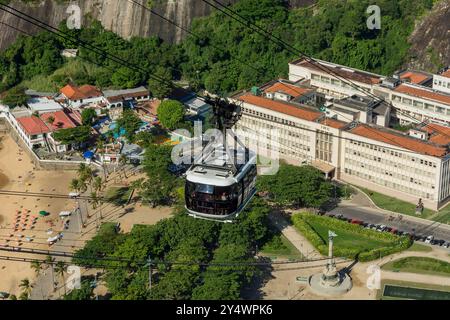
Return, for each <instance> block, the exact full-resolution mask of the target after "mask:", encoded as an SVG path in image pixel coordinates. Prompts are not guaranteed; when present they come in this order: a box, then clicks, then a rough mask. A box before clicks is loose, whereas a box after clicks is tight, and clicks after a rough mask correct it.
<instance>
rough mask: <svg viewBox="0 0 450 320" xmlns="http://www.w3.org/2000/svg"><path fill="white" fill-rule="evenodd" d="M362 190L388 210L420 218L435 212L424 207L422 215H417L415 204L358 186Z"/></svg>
mask: <svg viewBox="0 0 450 320" xmlns="http://www.w3.org/2000/svg"><path fill="white" fill-rule="evenodd" d="M359 189H361V190H362V191H364V192H365V193H366V194H367V195H368V196H369V197H370V198H371V199H372V200H373V202H375V204H376V205H377V206H378V207H380V208H382V209H385V210H389V211H393V212H398V213H401V214H406V215H409V216H415V217H420V218H424V219H427V218H429V217H431V216H432V215H434V214H436V211H433V210H430V209H425V210H424V211H423V213H422V215H420V216H418V215H416V213H415V211H416V205H415V204H412V203H409V202H406V201H402V200H399V199H396V198H393V197H389V196H386V195H384V194H381V193H378V192H375V191H372V190H369V189H365V188H359Z"/></svg>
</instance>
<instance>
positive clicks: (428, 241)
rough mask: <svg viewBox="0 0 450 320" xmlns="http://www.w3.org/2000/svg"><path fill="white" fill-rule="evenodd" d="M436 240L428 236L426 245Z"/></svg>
mask: <svg viewBox="0 0 450 320" xmlns="http://www.w3.org/2000/svg"><path fill="white" fill-rule="evenodd" d="M433 240H434V237H433V236H428V237H427V238H426V239H425V243H431V241H433Z"/></svg>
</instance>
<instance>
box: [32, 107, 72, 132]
mask: <svg viewBox="0 0 450 320" xmlns="http://www.w3.org/2000/svg"><path fill="white" fill-rule="evenodd" d="M40 117H41V120H42V121H44V122H45V124H46V125H47V127H49V129H50V130H51V131H52V132H53V131H57V130H61V129H70V128H75V127H76V124H75V123H74V122H73V121H72V120H71V119H70V118H69V117H68V116H67V115H66V114H65V113H64V111H57V112H50V113H44V114H42V115H41V116H40ZM51 117H53V119H54V121H53V123H50V121H49V119H50V118H51Z"/></svg>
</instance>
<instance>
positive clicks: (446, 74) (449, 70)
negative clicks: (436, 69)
mask: <svg viewBox="0 0 450 320" xmlns="http://www.w3.org/2000/svg"><path fill="white" fill-rule="evenodd" d="M441 76H443V77H447V78H450V69H448V70H447V71H444V72H442V73H441Z"/></svg>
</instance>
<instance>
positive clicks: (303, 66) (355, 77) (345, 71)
mask: <svg viewBox="0 0 450 320" xmlns="http://www.w3.org/2000/svg"><path fill="white" fill-rule="evenodd" d="M315 61H316V62H317V63H311V62H310V61H308V60H305V59H299V60H296V61H293V62H291V63H289V80H290V81H294V82H297V81H302V80H303V81H309V83H310V85H311V86H314V87H316V88H317V89H318V91H319V92H321V93H324V94H325V95H326V97H327V98H329V99H331V98H343V97H348V96H352V95H355V94H359V95H361V94H363V93H364V92H361V91H360V90H358V89H356V88H355V87H354V86H352V85H351V84H348V83H347V82H346V81H342V79H350V80H351V81H352V82H353V83H354V84H355V85H357V86H358V87H360V88H363V89H362V90H366V91H367V92H372V90H373V86H374V85H376V84H379V83H381V82H382V81H383V79H384V78H385V77H383V76H381V75H378V74H374V73H370V72H365V71H361V70H358V69H354V68H350V67H345V66H342V65H338V64H334V63H329V62H326V61H321V60H317V59H316V60H315ZM330 73H331V74H330Z"/></svg>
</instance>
